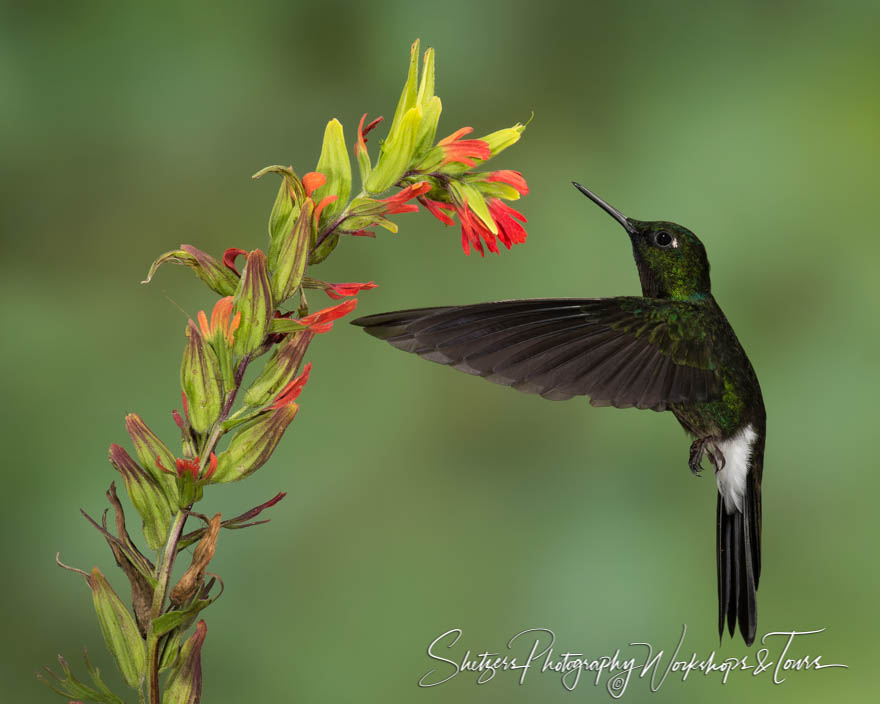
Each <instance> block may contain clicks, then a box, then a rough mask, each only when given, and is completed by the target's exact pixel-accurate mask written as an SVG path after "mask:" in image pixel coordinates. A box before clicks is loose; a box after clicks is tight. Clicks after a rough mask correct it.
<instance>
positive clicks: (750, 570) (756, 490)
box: [717, 471, 761, 645]
mask: <svg viewBox="0 0 880 704" xmlns="http://www.w3.org/2000/svg"><path fill="white" fill-rule="evenodd" d="M717 516H718V518H717V541H718V542H717V559H718V635H719V636H723V635H724V624H725V622H726V623H727V626H728V629H729V631H730V635H731V636H733V635H734V633H735V631H736V624H737V621H738V622H739V630H740V633H742V637H743V640H744V641H745V642H746V645H751V644H752V643H753V642H754V641H755V633H756V631H757V626H758V611H757V601H756V599H757V590H758V580H759V578H760V575H761V495H760V487H759V485H758V483H757V480H756V478H755V472H754V471H750V472H749V474H748V477H747V479H746V487H745V491H744V492H743V499H742V511H740V510H738V509H734V510H733V511H732V512H728V510H727V507H726V506H725V502H724V497H722V495H721V493H719V494H718V508H717Z"/></svg>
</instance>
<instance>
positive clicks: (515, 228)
mask: <svg viewBox="0 0 880 704" xmlns="http://www.w3.org/2000/svg"><path fill="white" fill-rule="evenodd" d="M489 212H490V213H491V215H492V219H493V220H494V221H495V224H496V225H497V226H498V239H500V240H501V244H503V245H504V246H505V247H507V249H510V248H511V247H512V246H513V245H515V244H522V243H523V242H525V241H526V231H525V229H523V226H522V225H520V224H519V222H517V220H519V221H520V222H528V220H526V217H525V215H523V214H522V213H521V212H519V211H518V210H515V209H513V208H511V207H510V206H509V205H507V203H505V202H504V201H502V200H500V199H499V198H490V199H489Z"/></svg>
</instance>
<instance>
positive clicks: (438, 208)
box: [419, 196, 455, 225]
mask: <svg viewBox="0 0 880 704" xmlns="http://www.w3.org/2000/svg"><path fill="white" fill-rule="evenodd" d="M419 203H421V204H422V205H423V206H425V210H427V211H428V212H429V213H431V215H433V216H434V217H435V218H437V219H438V220H439V221H440V222H442V223H443V224H444V225H454V224H455V220H453V219H452V218H451V217H449V216H448V215H447V214H446V213H444V212H443V211H444V210H455V206H454V205H452V203H446V202H445V201H442V200H432V199H430V198H428V197H426V196H422V197H420V198H419Z"/></svg>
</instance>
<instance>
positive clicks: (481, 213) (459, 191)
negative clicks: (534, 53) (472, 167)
mask: <svg viewBox="0 0 880 704" xmlns="http://www.w3.org/2000/svg"><path fill="white" fill-rule="evenodd" d="M449 189H450V190H451V191H452V192H453V193H454V194H455V196H456V198H457V199H458V200H459V201H461V202H462V203H465V202H466V203H467V206H468V208H470V209H471V210H472V211H473V213H474V214H475V215H476V216H477V217H478V218H480V220H482V221H483V224H484V225H485V226H486V227H487V228H488V229H489V231H490V232H491V233H492V234H493V235H497V234H498V225H496V224H495V221H494V220H493V219H492V216H491V215H490V214H489V206H487V205H486V201H485V200H483V196H482V195H481V194H480V192H479V191H478V190H477V189H476V188H474V187H473V186H471V185H470V184H467V183H464V182H462V181H457V180H453V181H450V182H449Z"/></svg>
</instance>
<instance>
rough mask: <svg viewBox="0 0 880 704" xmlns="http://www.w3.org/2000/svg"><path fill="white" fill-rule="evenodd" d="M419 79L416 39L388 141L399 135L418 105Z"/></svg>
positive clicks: (410, 51)
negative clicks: (405, 118) (405, 119)
mask: <svg viewBox="0 0 880 704" xmlns="http://www.w3.org/2000/svg"><path fill="white" fill-rule="evenodd" d="M418 78H419V40H418V39H416V40H415V41H414V42H413V43H412V46H411V47H410V50H409V72H408V73H407V76H406V83H404V84H403V92H402V93H401V94H400V100H398V101H397V109H396V110H395V111H394V119H393V120H392V121H391V127H390V128H389V130H388V139H389V140H391V139H393V138H394V137H395V135H396V134H397V131H398V130H399V129H400V126H401V123H402V122H403V119H404V116H405V115H406V113H407V112H408V111H409V110H410V109H411V108H412V107H413V106H414V105H415V104H416V98H417V97H418V92H417V89H416V82H417V81H418Z"/></svg>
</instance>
